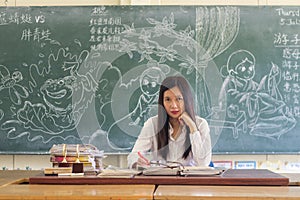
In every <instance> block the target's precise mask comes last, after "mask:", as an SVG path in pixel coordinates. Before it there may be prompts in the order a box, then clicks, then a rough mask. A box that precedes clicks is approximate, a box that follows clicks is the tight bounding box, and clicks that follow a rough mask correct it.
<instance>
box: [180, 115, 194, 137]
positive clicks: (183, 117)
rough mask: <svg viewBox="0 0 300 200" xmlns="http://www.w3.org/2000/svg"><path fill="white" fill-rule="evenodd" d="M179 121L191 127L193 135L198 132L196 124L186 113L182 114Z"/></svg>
mask: <svg viewBox="0 0 300 200" xmlns="http://www.w3.org/2000/svg"><path fill="white" fill-rule="evenodd" d="M178 119H179V122H180V123H181V124H182V125H184V124H186V125H187V126H188V127H189V129H190V131H191V133H194V132H196V131H197V130H198V129H197V126H196V123H195V122H194V121H193V120H192V118H191V117H190V116H189V114H187V113H186V112H184V113H182V114H181V116H180V117H179V118H178Z"/></svg>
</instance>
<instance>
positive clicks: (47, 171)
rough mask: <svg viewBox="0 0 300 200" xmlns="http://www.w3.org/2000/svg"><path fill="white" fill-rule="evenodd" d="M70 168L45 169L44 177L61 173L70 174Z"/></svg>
mask: <svg viewBox="0 0 300 200" xmlns="http://www.w3.org/2000/svg"><path fill="white" fill-rule="evenodd" d="M72 170H73V168H72V167H52V168H45V169H44V174H45V175H57V174H61V173H72Z"/></svg>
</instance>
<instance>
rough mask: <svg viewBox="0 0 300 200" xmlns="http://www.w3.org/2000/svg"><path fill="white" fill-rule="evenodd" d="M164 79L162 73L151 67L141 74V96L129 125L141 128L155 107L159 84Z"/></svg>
mask: <svg viewBox="0 0 300 200" xmlns="http://www.w3.org/2000/svg"><path fill="white" fill-rule="evenodd" d="M164 77H165V75H164V73H163V72H162V71H161V69H159V68H157V67H151V68H149V69H147V70H145V71H144V72H143V73H142V75H141V77H140V88H141V91H142V94H141V96H140V97H139V100H138V102H137V105H136V107H135V109H134V110H133V112H132V113H131V118H132V120H133V122H132V123H130V125H139V126H143V124H144V122H145V120H147V119H148V118H149V112H150V110H151V109H152V108H153V106H154V105H156V102H157V97H158V96H157V94H158V91H159V87H160V82H161V81H162V80H163V79H164Z"/></svg>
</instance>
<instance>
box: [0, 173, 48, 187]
mask: <svg viewBox="0 0 300 200" xmlns="http://www.w3.org/2000/svg"><path fill="white" fill-rule="evenodd" d="M41 173H43V171H41V170H2V171H0V187H1V186H3V185H7V184H10V183H18V182H19V183H21V182H26V181H27V182H28V179H29V177H32V176H37V175H40V174H41Z"/></svg>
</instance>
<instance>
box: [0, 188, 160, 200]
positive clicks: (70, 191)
mask: <svg viewBox="0 0 300 200" xmlns="http://www.w3.org/2000/svg"><path fill="white" fill-rule="evenodd" d="M154 189H155V186H154V185H93V186H91V185H64V186H61V185H30V184H21V185H17V184H12V185H7V186H4V187H0V199H5V200H10V199H14V200H15V199H35V200H36V199H62V200H66V199H71V200H76V199H80V200H92V199H100V200H101V199H105V200H106V199H128V200H134V199H145V200H147V199H149V200H150V199H151V200H152V199H153V191H154Z"/></svg>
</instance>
